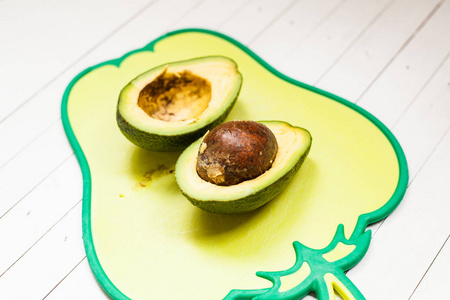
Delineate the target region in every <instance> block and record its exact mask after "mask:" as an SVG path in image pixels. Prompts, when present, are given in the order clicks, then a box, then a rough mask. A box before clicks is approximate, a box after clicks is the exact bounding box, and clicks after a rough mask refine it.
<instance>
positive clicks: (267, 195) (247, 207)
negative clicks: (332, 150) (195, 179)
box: [181, 146, 311, 214]
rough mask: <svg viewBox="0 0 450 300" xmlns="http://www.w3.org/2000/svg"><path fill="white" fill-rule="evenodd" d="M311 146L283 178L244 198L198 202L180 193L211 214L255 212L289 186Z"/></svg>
mask: <svg viewBox="0 0 450 300" xmlns="http://www.w3.org/2000/svg"><path fill="white" fill-rule="evenodd" d="M310 149H311V146H309V147H308V150H307V151H306V152H305V153H304V154H303V155H302V156H301V158H300V160H299V161H298V162H297V163H296V164H295V166H294V167H293V168H292V169H291V170H290V171H289V172H287V173H286V174H285V175H284V176H283V177H281V178H280V179H278V180H277V181H276V183H274V184H272V185H271V186H268V187H266V188H264V189H262V190H260V191H258V192H256V193H254V194H252V195H249V196H246V197H244V198H241V199H238V200H234V201H208V202H205V201H199V200H196V199H194V198H192V197H190V196H189V195H187V194H186V193H184V192H183V191H181V193H182V194H183V195H184V196H185V197H186V198H187V199H188V200H189V201H190V202H191V203H192V204H193V205H195V206H197V207H198V208H201V209H203V210H205V211H208V212H211V213H220V214H234V213H245V212H249V211H252V210H255V209H257V208H259V207H261V206H263V205H264V204H266V203H268V202H270V200H272V199H273V198H275V197H276V196H278V195H279V194H280V193H281V192H282V191H283V190H284V189H285V188H286V186H287V185H288V184H289V182H290V181H291V179H292V177H293V176H294V175H295V174H296V173H297V172H298V170H299V169H300V167H301V166H302V164H303V162H304V161H305V159H306V157H307V156H308V153H309V151H310Z"/></svg>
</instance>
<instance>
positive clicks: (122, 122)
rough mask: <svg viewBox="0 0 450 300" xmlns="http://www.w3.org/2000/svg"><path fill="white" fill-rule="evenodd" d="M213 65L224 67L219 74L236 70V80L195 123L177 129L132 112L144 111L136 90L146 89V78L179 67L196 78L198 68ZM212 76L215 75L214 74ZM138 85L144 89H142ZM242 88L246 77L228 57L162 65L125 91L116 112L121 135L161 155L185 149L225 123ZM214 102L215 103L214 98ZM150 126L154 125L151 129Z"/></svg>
mask: <svg viewBox="0 0 450 300" xmlns="http://www.w3.org/2000/svg"><path fill="white" fill-rule="evenodd" d="M210 62H211V64H212V66H213V67H219V68H220V67H222V66H223V67H224V68H223V69H222V70H220V69H219V70H218V73H220V72H226V71H227V70H228V68H229V69H230V70H231V71H232V76H231V78H232V79H231V81H230V82H231V83H230V86H229V87H228V89H227V90H226V91H225V92H227V93H224V95H223V96H222V95H220V97H217V96H216V97H214V99H215V100H214V101H215V104H214V105H212V106H211V107H212V108H209V106H210V105H211V102H210V103H209V105H208V109H209V110H208V113H206V111H205V112H204V113H202V114H200V116H199V117H198V119H196V120H194V121H190V122H187V123H186V122H184V123H183V122H179V124H176V125H175V127H174V123H177V122H164V121H160V120H157V122H154V121H152V120H151V119H153V118H152V117H151V116H149V115H147V114H145V113H142V112H141V113H140V116H139V117H136V116H137V115H139V114H136V113H130V107H132V108H131V109H135V110H140V109H141V108H140V107H139V106H138V104H137V100H136V99H135V98H136V97H137V95H139V93H137V92H136V90H138V91H139V90H142V89H143V88H144V87H145V85H146V84H149V83H150V82H151V80H150V81H148V82H146V81H145V80H146V77H147V78H154V77H152V76H154V74H158V73H161V72H163V73H164V72H166V71H165V70H169V71H170V70H171V68H173V69H174V70H176V68H178V70H180V68H181V69H183V68H184V69H186V70H189V71H188V72H191V70H192V73H193V74H195V75H196V71H197V69H195V68H196V66H198V65H200V68H202V67H203V68H204V65H206V64H208V63H210ZM202 64H203V66H202ZM213 67H212V68H213ZM211 73H212V74H213V73H214V72H211ZM213 76H214V75H213ZM216 77H217V75H216ZM205 79H206V80H208V79H210V78H208V77H207V78H205ZM215 84H217V83H214V81H213V83H211V85H212V88H215ZM219 84H220V83H219ZM137 86H140V87H139V88H138V87H137ZM241 86H242V74H241V73H240V72H239V71H238V69H237V64H236V62H234V61H233V60H231V59H229V58H227V57H223V56H207V57H199V58H194V59H189V60H184V61H177V62H171V63H167V64H164V65H160V66H157V67H155V68H152V69H150V70H148V71H146V72H144V73H142V74H141V75H139V76H137V77H136V78H134V79H133V80H132V81H131V82H130V83H128V84H127V85H126V86H125V87H124V88H123V89H122V91H121V93H120V95H119V100H118V103H117V109H116V121H117V125H118V127H119V129H120V132H121V133H122V134H123V135H124V136H125V137H126V138H127V139H128V140H129V141H130V142H132V143H133V144H135V145H137V146H139V147H141V148H144V149H147V150H149V151H157V152H169V151H178V150H183V149H185V148H186V147H187V146H188V145H190V144H191V143H192V142H194V141H195V140H197V139H198V138H200V137H201V136H203V135H204V134H205V133H206V132H207V131H208V130H211V129H212V128H214V127H216V126H218V125H219V124H221V123H223V122H224V121H225V119H226V118H227V116H228V115H229V113H230V111H231V109H232V108H233V106H234V104H235V103H236V101H237V99H238V96H239V94H240V90H241ZM130 91H131V92H130ZM216 94H217V93H216ZM130 95H132V96H130ZM211 101H213V100H212V98H211ZM126 103H128V104H126ZM129 103H132V104H129ZM149 122H150V123H149ZM143 124H144V125H143ZM147 124H152V125H150V126H147ZM155 124H156V125H155Z"/></svg>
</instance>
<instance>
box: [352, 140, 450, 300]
mask: <svg viewBox="0 0 450 300" xmlns="http://www.w3.org/2000/svg"><path fill="white" fill-rule="evenodd" d="M448 178H450V132H447V135H446V137H445V139H444V140H443V141H442V142H441V143H440V144H439V146H438V148H437V149H436V151H435V152H434V153H433V155H432V157H431V158H430V159H429V161H428V163H427V164H426V165H425V167H424V168H423V169H422V171H421V172H420V173H419V174H418V175H417V177H416V179H415V180H414V181H413V183H412V184H411V185H410V187H409V190H408V192H407V196H406V198H405V199H404V201H403V202H402V203H401V204H400V206H399V208H398V209H397V210H395V211H394V212H393V213H392V215H391V216H390V217H389V218H387V219H386V221H385V222H384V223H383V226H382V227H381V228H380V229H379V230H378V232H377V234H376V235H375V236H374V237H373V241H372V243H371V247H370V248H369V252H368V254H367V255H366V257H365V258H364V259H363V260H362V261H361V262H360V263H359V264H358V265H357V266H356V267H355V268H353V269H352V270H350V272H349V273H348V274H347V275H348V276H349V278H350V279H351V280H352V281H353V282H354V283H355V284H356V286H358V287H359V288H360V289H361V291H362V292H363V294H364V295H365V296H366V298H368V299H384V298H386V297H388V298H389V299H408V297H409V296H410V295H411V294H412V292H413V290H414V289H415V287H416V285H417V284H418V283H419V281H420V279H421V278H422V276H423V274H425V272H426V270H427V269H428V267H429V265H430V264H431V262H432V261H433V259H434V257H435V255H436V253H437V252H438V251H439V249H440V248H441V246H442V243H443V241H444V240H445V238H446V237H447V236H448V234H449V232H450V223H449V222H448V214H449V212H450V202H449V201H448V197H446V196H444V195H448ZM399 287H401V288H399ZM436 288H438V287H436ZM386 291H388V292H389V294H388V295H386ZM441 291H442V289H441Z"/></svg>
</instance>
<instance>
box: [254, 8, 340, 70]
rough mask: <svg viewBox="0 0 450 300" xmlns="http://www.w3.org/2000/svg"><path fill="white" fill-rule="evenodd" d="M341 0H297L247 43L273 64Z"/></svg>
mask: <svg viewBox="0 0 450 300" xmlns="http://www.w3.org/2000/svg"><path fill="white" fill-rule="evenodd" d="M343 2H344V1H343V0H319V1H317V0H300V1H297V2H296V3H295V5H294V6H293V7H292V8H290V9H289V10H288V11H287V12H286V13H285V14H284V15H283V16H282V17H281V18H279V19H278V20H277V21H276V22H274V23H273V24H272V25H271V26H270V27H269V28H267V29H266V30H264V32H263V33H262V34H261V35H259V36H258V37H257V38H256V39H255V40H254V41H252V42H251V43H250V46H251V48H252V50H254V51H256V54H258V55H259V56H260V57H261V58H263V59H264V60H265V61H266V62H268V63H269V64H270V65H273V66H275V65H276V64H277V63H278V62H279V61H280V60H282V59H283V58H284V57H285V56H286V55H287V54H288V53H289V52H290V51H292V50H293V49H294V48H295V46H296V45H298V44H300V43H301V42H302V41H303V40H304V39H306V38H307V37H308V36H309V35H311V34H313V33H314V30H315V29H316V28H317V27H318V26H319V25H320V24H321V23H322V22H325V21H326V19H327V18H328V17H329V16H330V14H332V13H333V12H334V11H335V10H336V9H337V7H338V6H339V5H341V4H342V3H343Z"/></svg>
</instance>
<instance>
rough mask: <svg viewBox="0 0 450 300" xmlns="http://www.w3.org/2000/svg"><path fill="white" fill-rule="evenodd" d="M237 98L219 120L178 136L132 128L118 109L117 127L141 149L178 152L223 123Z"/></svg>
mask: <svg viewBox="0 0 450 300" xmlns="http://www.w3.org/2000/svg"><path fill="white" fill-rule="evenodd" d="M238 96H239V92H238V93H237V94H236V97H235V98H234V100H233V102H232V103H231V105H229V106H228V107H227V109H226V110H225V111H224V112H223V113H222V114H221V115H220V117H219V118H217V119H215V120H214V121H213V122H211V123H209V124H208V125H206V126H204V127H202V128H200V129H197V130H195V131H192V132H187V133H183V134H179V135H159V134H156V133H150V132H146V131H143V130H140V129H138V128H136V127H134V126H132V125H131V124H130V123H129V122H128V121H127V120H125V119H124V118H123V117H122V115H121V114H120V111H119V109H117V113H116V119H117V125H118V126H119V129H120V131H121V132H122V134H123V135H124V136H125V137H126V138H127V139H128V140H129V141H130V142H132V143H134V144H135V145H137V146H139V147H141V148H144V149H146V150H149V151H156V152H171V151H179V150H183V149H185V148H186V147H187V146H189V145H190V144H192V143H193V142H194V141H196V140H197V139H199V138H200V137H202V136H203V135H204V134H205V133H206V132H207V131H208V130H211V129H213V128H214V127H216V126H218V125H220V124H221V123H223V122H224V121H225V119H226V118H227V116H228V114H229V113H230V111H231V109H232V108H233V106H234V104H235V102H236V100H237V98H238Z"/></svg>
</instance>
